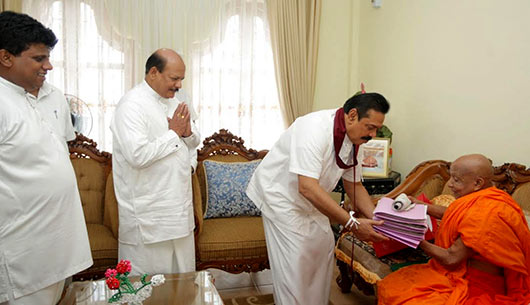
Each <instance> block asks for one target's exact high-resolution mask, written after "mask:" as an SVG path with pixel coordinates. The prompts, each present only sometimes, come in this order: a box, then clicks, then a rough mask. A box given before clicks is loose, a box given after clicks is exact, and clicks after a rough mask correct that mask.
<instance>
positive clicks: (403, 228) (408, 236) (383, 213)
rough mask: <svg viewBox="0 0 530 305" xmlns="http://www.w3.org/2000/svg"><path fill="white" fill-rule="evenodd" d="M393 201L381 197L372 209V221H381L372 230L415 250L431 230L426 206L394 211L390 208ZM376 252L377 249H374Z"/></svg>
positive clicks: (417, 205) (430, 221)
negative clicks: (380, 223)
mask: <svg viewBox="0 0 530 305" xmlns="http://www.w3.org/2000/svg"><path fill="white" fill-rule="evenodd" d="M393 203H394V200H393V199H391V198H387V197H383V198H381V199H380V200H379V202H378V204H377V206H376V208H375V209H374V218H373V219H374V220H383V221H384V223H383V225H381V226H374V229H375V230H376V231H377V232H379V233H381V234H383V235H385V236H387V237H389V238H391V239H393V240H396V241H398V242H400V243H402V244H404V245H406V246H409V247H412V248H417V247H418V245H419V243H420V242H421V241H422V240H423V239H425V233H426V232H427V231H428V230H429V229H431V231H432V226H433V224H432V220H431V217H429V216H428V215H427V206H426V205H424V204H416V205H415V206H414V207H413V208H412V209H410V210H408V211H396V210H394V209H393V208H392V204H393ZM376 250H377V249H376Z"/></svg>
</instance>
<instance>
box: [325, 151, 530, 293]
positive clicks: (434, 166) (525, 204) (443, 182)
mask: <svg viewBox="0 0 530 305" xmlns="http://www.w3.org/2000/svg"><path fill="white" fill-rule="evenodd" d="M450 165H451V163H450V162H446V161H442V160H433V161H426V162H423V163H421V164H419V165H418V166H416V167H415V168H414V169H413V170H412V171H411V172H410V173H409V174H408V176H407V177H406V179H405V180H404V181H403V183H402V184H401V185H399V186H398V187H396V188H395V189H394V190H393V191H391V192H390V193H388V194H386V195H385V196H386V197H390V198H395V197H396V196H398V195H399V194H401V193H406V194H408V195H412V196H418V195H419V194H421V193H424V194H425V195H426V196H427V198H429V199H430V200H431V201H432V202H433V203H435V204H437V203H441V202H443V201H446V203H447V204H449V203H450V202H447V198H452V199H453V200H454V198H453V197H452V195H453V194H452V193H451V191H450V190H449V188H448V187H447V181H448V180H449V177H450V175H449V167H450ZM493 181H494V184H495V186H496V187H498V188H500V189H502V190H504V191H506V192H508V193H509V194H510V195H511V196H512V197H513V198H514V200H515V201H517V203H519V205H520V206H521V207H522V209H523V211H524V212H525V215H526V218H527V220H528V221H530V169H527V168H526V166H524V165H520V164H516V163H505V164H504V165H501V166H495V167H494V178H493ZM447 204H444V205H447ZM352 243H353V247H354V250H353V260H354V261H353V270H352V268H351V267H350V264H351V253H352ZM335 256H336V257H337V265H338V267H339V270H340V275H339V277H338V278H337V283H338V284H339V286H340V288H341V290H342V292H344V293H346V292H350V290H351V286H352V283H354V284H355V285H356V286H357V287H358V288H359V290H361V291H363V292H364V293H365V294H369V295H371V294H374V293H375V286H376V283H377V281H379V280H380V279H382V278H384V277H385V276H386V275H387V274H389V273H390V272H392V271H393V270H394V269H396V267H399V266H401V265H406V264H408V263H410V262H411V261H416V262H423V261H426V260H428V259H429V257H428V256H426V255H425V254H424V253H423V251H421V250H415V249H412V248H407V249H404V250H401V251H398V252H396V253H394V254H390V255H387V256H384V257H381V258H377V257H376V256H375V253H374V250H373V248H372V247H371V245H370V244H369V243H364V242H361V241H359V240H358V239H356V238H355V237H353V236H352V235H350V234H346V235H343V236H341V237H340V238H339V240H338V242H337V245H336V248H335Z"/></svg>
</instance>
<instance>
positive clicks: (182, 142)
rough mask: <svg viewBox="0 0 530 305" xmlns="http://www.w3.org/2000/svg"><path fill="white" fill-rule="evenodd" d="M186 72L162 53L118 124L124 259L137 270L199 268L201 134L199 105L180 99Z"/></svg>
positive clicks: (120, 109)
mask: <svg viewBox="0 0 530 305" xmlns="http://www.w3.org/2000/svg"><path fill="white" fill-rule="evenodd" d="M185 72H186V67H185V65H184V62H183V61H182V58H181V57H180V56H179V55H178V54H177V53H176V52H175V51H173V50H170V49H160V50H157V51H156V52H155V53H153V54H152V55H151V56H150V57H149V58H148V59H147V63H146V74H145V79H144V81H143V82H142V83H140V84H138V85H137V86H136V87H134V88H133V89H131V90H130V91H129V92H127V93H126V94H125V95H124V96H123V97H122V99H121V100H120V102H119V104H118V106H117V108H116V112H115V114H114V118H113V120H112V122H111V130H112V133H113V157H112V166H113V175H114V190H115V193H116V198H117V200H118V212H119V221H120V222H119V223H120V225H119V248H118V256H119V258H120V259H128V260H130V261H131V264H132V267H133V268H132V271H133V274H144V273H147V274H155V273H177V272H179V273H180V272H190V271H194V270H195V241H194V236H193V229H194V227H195V222H194V218H193V198H192V188H191V173H192V170H194V167H195V166H196V164H197V163H196V162H197V161H196V153H197V152H196V149H197V146H198V145H199V141H200V136H199V133H198V131H197V129H196V128H195V125H194V123H193V119H194V118H193V117H192V114H193V107H192V106H191V104H190V105H188V104H186V103H184V102H183V103H178V101H176V100H175V99H173V97H174V96H175V93H176V92H177V91H178V90H179V89H180V88H181V86H182V80H183V79H184V76H185ZM187 102H189V101H187ZM175 108H176V110H175Z"/></svg>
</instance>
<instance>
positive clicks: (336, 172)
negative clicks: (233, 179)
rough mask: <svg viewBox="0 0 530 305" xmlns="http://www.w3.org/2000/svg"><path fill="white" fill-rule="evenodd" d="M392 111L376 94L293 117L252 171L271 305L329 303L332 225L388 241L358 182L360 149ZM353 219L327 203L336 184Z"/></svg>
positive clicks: (331, 202)
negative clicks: (351, 207) (350, 205)
mask: <svg viewBox="0 0 530 305" xmlns="http://www.w3.org/2000/svg"><path fill="white" fill-rule="evenodd" d="M389 108H390V106H389V104H388V102H387V101H386V99H385V98H384V97H383V96H382V95H380V94H377V93H364V94H359V95H355V96H353V97H351V98H350V99H349V100H348V101H346V103H345V104H344V107H341V108H339V109H330V110H322V111H317V112H313V113H310V114H307V115H305V116H302V117H300V118H298V119H297V120H296V121H295V122H294V123H293V124H292V125H291V126H290V127H289V128H288V129H287V130H286V131H285V132H284V133H283V134H282V135H281V136H280V139H279V140H278V141H277V142H276V143H275V144H274V146H273V147H272V149H271V150H270V151H269V153H268V154H267V156H266V157H265V158H264V159H263V161H262V162H261V163H260V165H259V166H258V167H257V168H256V171H255V172H254V174H253V176H252V178H251V180H250V182H249V185H248V188H247V195H248V197H249V198H250V199H251V200H252V201H253V202H254V203H255V204H256V206H257V207H258V208H260V209H261V212H262V215H263V225H264V229H265V238H266V242H267V252H268V255H269V261H270V265H271V271H272V280H273V289H274V302H275V303H274V304H277V305H297V304H299V305H311V304H314V305H324V304H328V302H329V292H330V282H331V277H332V273H333V258H334V255H333V248H334V244H335V243H334V238H333V233H332V231H331V227H330V219H331V220H334V221H335V222H338V223H339V224H342V225H344V226H345V228H346V229H347V230H351V231H352V232H353V233H354V234H355V235H356V236H357V237H359V238H360V239H362V240H371V241H378V240H386V239H387V238H386V237H384V236H383V235H381V234H379V233H377V232H375V231H374V230H373V227H372V226H373V225H379V224H382V222H381V221H374V220H371V218H372V216H373V209H374V206H373V204H372V202H371V200H370V196H369V195H368V192H367V191H366V189H365V188H364V187H363V185H362V184H361V162H360V161H359V160H358V158H357V152H358V150H359V146H360V145H361V144H363V143H366V142H368V141H369V140H370V139H371V138H372V137H374V136H375V134H376V131H377V129H378V128H380V127H381V126H382V125H383V121H384V117H385V114H386V113H387V112H388V110H389ZM341 177H342V178H343V182H344V188H345V190H346V193H347V194H348V197H349V198H350V199H351V201H352V202H353V204H354V205H355V207H354V208H356V209H357V210H359V211H361V212H362V214H364V215H365V216H366V217H367V218H370V219H366V218H357V217H355V216H354V215H353V214H351V213H348V212H347V211H346V210H344V209H343V208H341V207H340V206H339V205H338V204H337V202H335V200H333V199H332V198H331V196H330V195H329V192H331V191H332V190H333V188H334V187H335V185H336V184H337V182H338V181H339V179H340V178H341Z"/></svg>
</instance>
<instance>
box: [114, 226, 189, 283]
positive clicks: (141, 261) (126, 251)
mask: <svg viewBox="0 0 530 305" xmlns="http://www.w3.org/2000/svg"><path fill="white" fill-rule="evenodd" d="M139 240H140V242H139V243H138V245H129V244H123V243H120V244H119V247H118V257H119V259H120V260H122V259H126V260H129V261H131V266H132V271H131V275H143V274H150V275H153V274H170V273H183V272H192V271H195V239H194V236H193V231H192V232H191V233H190V234H188V235H186V236H184V237H182V238H177V239H172V240H168V241H163V242H158V243H154V244H143V243H142V242H141V238H139Z"/></svg>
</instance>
